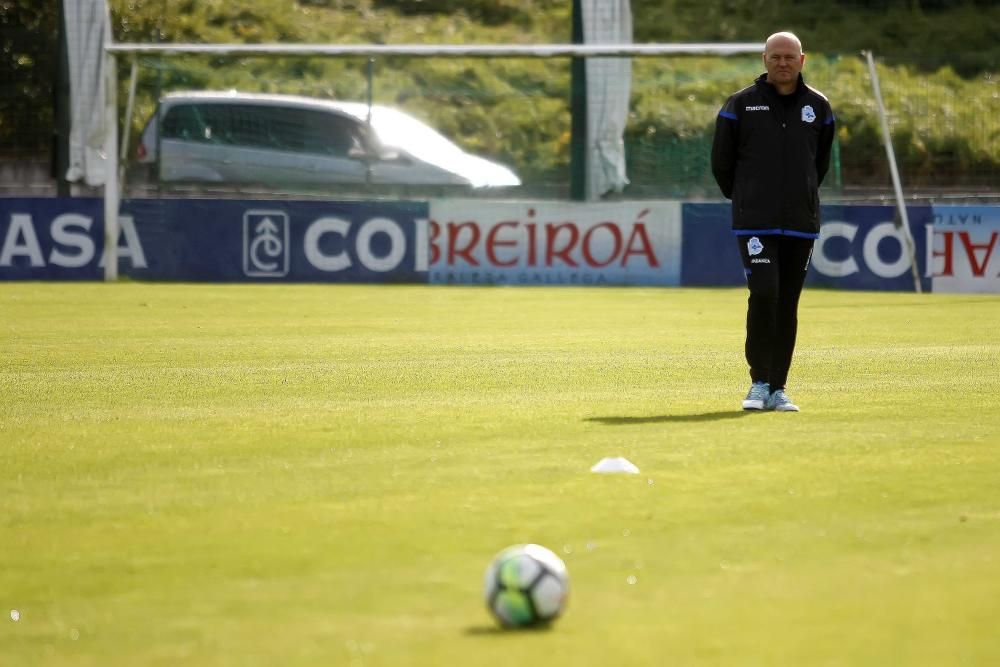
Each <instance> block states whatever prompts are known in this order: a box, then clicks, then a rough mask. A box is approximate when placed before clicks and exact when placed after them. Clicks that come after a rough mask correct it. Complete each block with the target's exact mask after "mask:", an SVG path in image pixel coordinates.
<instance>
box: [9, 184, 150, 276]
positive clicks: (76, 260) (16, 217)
mask: <svg viewBox="0 0 1000 667" xmlns="http://www.w3.org/2000/svg"><path fill="white" fill-rule="evenodd" d="M120 222H121V225H120V226H121V229H120V230H119V237H118V258H119V262H120V266H121V267H124V268H128V267H134V268H145V266H146V255H145V251H144V249H143V246H142V242H141V241H140V239H139V235H138V233H137V231H136V227H135V223H134V221H133V219H132V218H131V216H128V215H124V216H121V220H120ZM103 249H104V203H103V201H102V200H100V199H93V198H86V199H51V198H49V199H41V198H23V199H22V198H18V199H2V198H0V280H99V279H101V278H102V277H103V276H104V258H103Z"/></svg>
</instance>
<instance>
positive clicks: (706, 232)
mask: <svg viewBox="0 0 1000 667" xmlns="http://www.w3.org/2000/svg"><path fill="white" fill-rule="evenodd" d="M683 215H684V227H683V230H684V247H683V261H682V265H681V283H682V284H683V285H692V286H694V285H703V286H708V285H742V284H745V278H744V276H743V265H742V263H741V260H740V256H739V251H738V248H737V245H736V241H735V240H734V237H733V234H732V227H731V213H730V207H729V205H728V204H685V205H684V210H683ZM907 215H908V217H909V219H910V229H911V230H912V234H913V239H914V244H915V252H914V255H915V259H916V261H917V270H918V273H919V275H920V280H921V288H922V289H924V290H930V288H931V281H930V278H929V277H928V276H927V275H926V274H925V272H924V268H925V264H926V263H925V261H924V258H925V254H926V238H925V234H924V233H922V232H923V229H924V227H925V225H927V224H930V222H931V220H932V212H931V208H930V207H928V206H913V207H908V208H907ZM895 217H896V209H895V207H893V206H824V207H823V208H822V218H823V221H824V222H823V224H822V225H821V227H820V236H819V239H817V241H816V245H815V247H814V249H813V254H812V260H811V263H812V265H811V268H810V270H809V275H808V277H807V279H806V284H807V285H814V286H824V287H836V288H840V289H863V290H900V291H913V271H912V268H911V266H912V263H911V259H910V253H909V251H908V249H907V244H906V239H905V236H904V233H903V231H902V229H900V228H897V227H896V224H895Z"/></svg>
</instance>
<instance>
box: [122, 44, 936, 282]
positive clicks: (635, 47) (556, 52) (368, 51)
mask: <svg viewBox="0 0 1000 667" xmlns="http://www.w3.org/2000/svg"><path fill="white" fill-rule="evenodd" d="M104 50H105V52H106V53H107V55H108V61H109V62H108V67H107V77H108V78H107V96H108V99H107V103H106V105H105V109H106V114H107V125H106V127H108V128H109V131H108V137H107V141H106V154H107V156H108V160H109V161H110V164H109V168H108V170H107V182H106V183H105V187H104V279H105V280H106V281H114V280H117V278H118V261H117V260H118V257H117V252H118V249H117V239H118V229H119V225H118V215H119V207H120V204H121V200H120V165H119V161H120V160H123V159H124V158H120V157H119V154H118V148H119V147H118V125H119V118H118V100H117V59H118V58H119V57H130V59H131V66H132V75H131V84H130V87H129V100H128V108H129V109H131V107H132V103H133V98H134V95H135V79H136V58H137V57H138V56H141V55H146V56H150V55H155V56H164V57H168V56H179V55H198V54H201V55H217V56H244V57H251V56H322V57H328V58H339V57H346V56H363V57H369V58H375V57H380V56H381V57H385V56H411V57H425V58H427V57H464V58H493V57H519V58H567V57H570V58H586V57H610V58H641V57H657V56H668V55H694V56H697V55H713V56H731V55H744V54H762V53H763V52H764V43H763V42H716V43H712V42H701V43H690V44H499V45H486V44H472V45H464V44H399V45H391V44H190V43H188V44H141V43H125V42H123V43H114V42H108V43H106V44H105V45H104ZM864 55H865V57H866V58H867V61H868V65H869V69H870V72H871V78H872V92H873V94H874V97H875V99H876V100H877V102H878V104H877V107H878V113H879V120H880V122H881V124H882V129H883V142H884V144H885V150H886V156H887V159H888V161H889V166H890V171H891V174H892V178H893V187H894V190H895V194H896V204H897V208H898V210H899V220H897V223H898V224H899V226H902V227H903V231H904V237H905V239H906V241H907V251H908V253H909V255H910V259H911V266H912V269H913V280H914V289H915V291H917V292H920V291H921V288H920V277H919V275H918V271H917V266H916V261H915V258H914V249H915V244H914V242H913V238H912V235H911V233H910V228H909V225H908V224H907V214H906V203H905V201H904V198H903V190H902V184H901V182H900V179H899V175H898V170H897V169H896V156H895V153H894V151H893V148H892V139H891V136H890V135H889V126H888V118H887V113H886V110H885V108H884V105H883V104H882V94H881V90H880V88H879V81H878V75H877V74H876V72H875V66H874V62H873V55H872V52H871V51H865V52H864ZM127 122H128V119H126V126H125V128H124V131H125V132H126V133H127V132H128V126H127ZM127 141H128V135H127V134H126V139H125V142H124V143H127ZM123 145H124V144H123Z"/></svg>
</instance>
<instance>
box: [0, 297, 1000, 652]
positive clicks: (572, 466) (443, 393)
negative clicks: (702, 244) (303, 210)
mask: <svg viewBox="0 0 1000 667" xmlns="http://www.w3.org/2000/svg"><path fill="white" fill-rule="evenodd" d="M745 298H746V297H745V290H742V289H725V290H697V289H637V288H632V289H611V288H604V289H586V288H562V289H548V288H523V289H519V288H460V287H453V288H444V287H427V286H394V287H378V286H319V285H305V286H294V285H284V286H276V285H275V286H247V285H161V284H141V283H122V284H117V285H104V284H32V283H6V284H0V346H2V350H3V356H2V359H3V361H2V365H0V399H2V401H0V664H3V665H45V666H50V665H51V666H62V665H74V666H75V665H94V666H100V667H119V666H123V667H124V666H128V667H137V666H143V667H145V666H160V665H162V666H168V665H169V666H175V665H232V666H234V667H235V666H239V667H250V666H257V665H261V666H263V665H268V666H271V665H281V666H288V665H344V666H346V667H374V666H390V665H391V666H396V665H416V666H421V667H425V666H426V667H431V666H433V667H442V666H443V667H449V666H463V665H476V666H478V665H483V666H491V665H505V666H506V665H542V664H544V665H573V666H575V667H580V666H583V665H601V666H606V665H657V666H659V665H795V666H805V665H808V666H814V665H851V666H854V665H873V666H874V665H878V666H880V667H881V666H888V665H893V666H896V665H935V666H937V665H997V664H1000V631H998V627H1000V626H998V621H997V618H998V616H1000V298H997V297H996V296H976V295H953V296H949V295H939V294H925V295H914V294H890V293H861V292H833V291H822V290H807V291H806V293H805V294H804V295H803V301H802V307H801V310H800V320H801V324H800V330H799V347H798V352H797V354H796V359H795V363H794V365H793V368H792V377H791V381H790V383H789V393H790V394H791V396H792V397H793V398H794V399H795V400H796V402H798V403H799V404H800V405H801V406H802V410H803V412H801V413H799V414H775V413H766V414H745V413H743V412H742V411H741V410H740V409H739V405H740V400H741V399H742V398H743V394H744V393H745V392H746V389H747V385H748V382H749V379H748V377H747V374H746V371H745V368H744V362H743V358H742V346H743V334H744V331H743V318H744V314H745ZM605 456H625V457H627V458H628V459H629V460H631V461H632V462H633V463H635V464H636V465H638V466H639V468H640V469H641V474H639V475H596V474H593V473H590V472H589V469H590V467H591V466H592V465H593V464H594V463H596V462H597V461H598V460H599V459H600V458H602V457H605ZM529 541H530V542H538V543H541V544H543V545H546V546H549V547H550V548H552V549H553V550H554V551H556V552H557V553H559V554H560V555H561V556H562V557H563V558H564V560H565V561H566V564H567V566H568V567H569V571H570V575H571V578H572V593H571V596H570V601H569V605H568V607H567V610H566V613H565V615H564V616H563V618H561V619H560V620H559V621H558V622H557V623H556V624H555V625H554V626H553V627H552V628H551V629H549V630H547V631H541V632H501V631H498V630H497V629H496V628H495V627H494V624H493V622H492V620H491V619H490V617H489V616H488V615H487V612H486V610H485V608H484V605H483V603H482V599H481V586H482V581H481V579H482V574H483V571H484V569H485V567H486V565H487V563H488V562H489V560H490V559H491V557H492V556H493V555H494V554H495V553H496V552H497V551H499V550H500V549H501V548H503V547H505V546H507V545H509V544H514V543H519V542H529ZM15 618H16V619H17V620H15Z"/></svg>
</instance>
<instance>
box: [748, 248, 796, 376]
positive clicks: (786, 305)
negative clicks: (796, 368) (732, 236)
mask: <svg viewBox="0 0 1000 667" xmlns="http://www.w3.org/2000/svg"><path fill="white" fill-rule="evenodd" d="M736 240H737V242H738V243H739V246H740V256H741V257H742V258H743V269H744V271H745V272H746V276H747V286H748V287H749V288H750V298H749V300H748V302H747V342H746V356H747V363H748V364H750V379H751V380H752V381H753V382H769V383H770V384H771V391H775V390H776V389H784V388H785V381H786V380H787V379H788V369H789V368H790V367H791V365H792V352H793V351H794V350H795V334H796V330H797V329H798V310H799V295H800V294H801V293H802V285H803V284H804V283H805V280H806V271H807V270H808V269H809V259H810V257H811V256H812V248H813V242H814V241H813V239H806V238H798V237H794V236H780V235H761V236H752V235H751V236H737V237H736Z"/></svg>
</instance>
